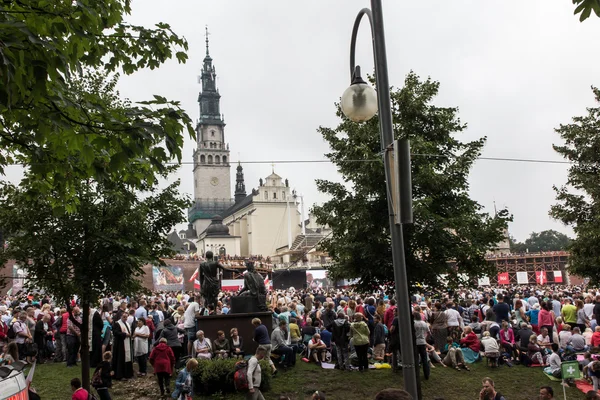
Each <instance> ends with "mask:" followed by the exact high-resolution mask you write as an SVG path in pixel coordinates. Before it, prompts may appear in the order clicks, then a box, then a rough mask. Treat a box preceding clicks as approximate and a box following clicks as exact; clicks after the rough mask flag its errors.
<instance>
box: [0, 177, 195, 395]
mask: <svg viewBox="0 0 600 400" xmlns="http://www.w3.org/2000/svg"><path fill="white" fill-rule="evenodd" d="M178 185H179V182H176V183H173V184H171V185H170V186H169V187H167V188H166V189H164V190H158V189H157V188H156V187H148V188H147V190H146V192H145V193H138V191H137V190H135V189H133V188H131V187H128V185H127V184H126V183H124V182H122V181H110V182H109V181H107V180H104V181H103V182H102V183H98V182H93V181H82V182H80V183H79V184H77V185H76V187H75V189H74V192H75V194H76V196H77V201H78V207H77V211H75V212H72V213H58V214H57V213H55V212H54V210H53V204H52V201H51V198H50V196H47V197H45V196H36V195H32V193H30V192H28V191H27V190H26V189H23V188H20V187H15V186H13V185H10V184H4V185H3V187H2V189H1V190H0V220H2V224H3V226H4V229H5V232H6V233H7V235H8V236H9V238H10V244H9V246H8V248H7V249H6V255H7V257H9V258H12V259H14V260H16V261H17V262H18V263H19V264H20V265H21V266H22V267H23V269H24V270H25V272H26V276H27V281H28V284H29V286H30V287H31V288H35V289H36V290H44V291H45V292H46V293H50V294H52V295H53V296H54V297H55V298H57V299H58V300H60V301H61V302H62V303H63V304H65V303H67V304H68V301H69V299H71V298H72V296H73V295H77V296H78V297H79V298H80V300H81V305H82V309H83V326H82V329H81V332H82V342H81V358H82V381H83V383H84V386H86V387H88V386H89V371H90V370H89V346H88V328H89V325H88V323H89V307H90V304H97V300H98V299H99V298H101V297H102V296H105V295H106V294H108V293H115V292H119V293H127V294H135V293H138V292H140V290H141V289H142V286H141V283H140V280H139V279H140V277H141V276H142V275H143V270H142V267H143V266H144V265H146V264H155V265H158V264H164V262H163V261H161V257H166V256H169V255H171V254H172V250H171V246H170V242H169V241H168V240H167V239H166V237H167V234H168V233H169V232H170V230H171V229H172V227H173V226H175V225H176V224H178V223H181V222H184V221H185V217H184V215H183V212H182V210H183V209H184V208H185V207H186V206H188V205H189V203H188V202H187V201H186V200H185V199H184V198H182V197H181V196H180V195H179V193H178V190H177V186H178ZM142 196H143V197H142Z"/></svg>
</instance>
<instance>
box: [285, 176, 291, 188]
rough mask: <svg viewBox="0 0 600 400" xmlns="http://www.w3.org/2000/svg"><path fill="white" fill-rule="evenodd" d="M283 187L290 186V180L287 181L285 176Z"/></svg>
mask: <svg viewBox="0 0 600 400" xmlns="http://www.w3.org/2000/svg"><path fill="white" fill-rule="evenodd" d="M285 187H290V182H288V180H287V178H285Z"/></svg>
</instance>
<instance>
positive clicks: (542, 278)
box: [535, 271, 548, 285]
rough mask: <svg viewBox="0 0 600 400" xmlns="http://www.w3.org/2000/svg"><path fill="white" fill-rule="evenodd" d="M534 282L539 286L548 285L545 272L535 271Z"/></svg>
mask: <svg viewBox="0 0 600 400" xmlns="http://www.w3.org/2000/svg"><path fill="white" fill-rule="evenodd" d="M535 281H536V282H537V283H538V284H540V285H543V284H545V283H548V279H546V271H535Z"/></svg>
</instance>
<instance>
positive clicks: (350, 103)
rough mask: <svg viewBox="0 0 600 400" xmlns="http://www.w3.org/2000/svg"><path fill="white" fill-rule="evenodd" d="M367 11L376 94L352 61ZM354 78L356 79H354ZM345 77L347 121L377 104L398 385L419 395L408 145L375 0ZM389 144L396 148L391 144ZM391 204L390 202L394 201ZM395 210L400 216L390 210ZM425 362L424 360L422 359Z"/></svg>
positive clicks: (358, 18) (366, 115) (368, 113)
mask: <svg viewBox="0 0 600 400" xmlns="http://www.w3.org/2000/svg"><path fill="white" fill-rule="evenodd" d="M365 15H366V16H367V17H368V19H369V23H370V25H371V38H372V39H373V56H374V61H375V82H376V86H377V93H376V94H375V91H374V90H373V88H371V87H370V86H369V85H368V84H366V83H365V82H364V81H362V79H360V67H359V66H356V64H355V49H356V36H357V34H358V28H359V26H360V21H361V20H362V17H363V16H365ZM359 79H360V80H359ZM350 81H351V82H352V84H351V85H350V87H349V88H348V89H346V91H345V92H344V94H343V96H342V103H341V107H342V111H343V112H344V114H345V115H346V116H347V117H348V118H349V119H351V120H352V121H366V120H368V119H370V118H371V117H373V115H375V112H376V111H377V107H374V106H372V105H371V103H370V102H371V99H372V96H373V94H375V96H376V98H377V104H378V106H379V107H378V108H379V129H380V132H381V150H382V151H383V152H384V154H385V157H384V158H383V160H384V166H385V180H386V186H387V200H388V214H389V216H390V234H391V246H392V264H393V267H394V280H395V283H396V298H397V300H398V325H399V327H400V329H399V336H400V349H401V351H402V374H403V377H404V387H405V389H406V391H407V392H408V393H410V394H411V396H412V397H413V398H414V399H417V398H419V397H418V396H419V393H418V392H419V390H418V386H417V368H418V365H416V364H415V354H414V348H413V343H414V342H413V332H412V310H411V307H410V298H409V293H408V281H407V278H406V258H405V254H404V238H403V232H402V223H411V222H412V191H411V171H410V146H409V143H408V139H402V140H401V141H399V142H398V141H397V142H396V143H394V132H393V125H392V108H391V102H390V82H389V78H388V69H387V55H386V50H385V35H384V30H383V11H382V8H381V0H371V9H368V8H363V9H362V10H360V12H359V13H358V15H357V16H356V20H355V21H354V27H353V29H352V41H351V43H350ZM394 146H396V148H395V149H394ZM392 151H393V152H394V154H395V155H396V159H394V160H393V164H394V165H395V168H394V169H393V170H392V158H391V157H389V156H388V153H389V152H392ZM394 182H397V183H398V184H399V192H400V193H399V196H398V197H397V198H396V202H394V200H393V197H394V196H393V195H392V193H393V192H394V190H393V187H392V186H393V184H394ZM394 203H395V204H394ZM397 214H400V218H397V217H396V215H397ZM423 362H427V360H423Z"/></svg>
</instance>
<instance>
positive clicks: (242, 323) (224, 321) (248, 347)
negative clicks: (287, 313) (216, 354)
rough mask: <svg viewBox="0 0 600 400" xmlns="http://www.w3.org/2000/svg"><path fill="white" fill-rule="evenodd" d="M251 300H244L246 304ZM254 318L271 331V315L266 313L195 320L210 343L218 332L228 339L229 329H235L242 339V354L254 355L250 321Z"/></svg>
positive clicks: (255, 346) (256, 345)
mask: <svg viewBox="0 0 600 400" xmlns="http://www.w3.org/2000/svg"><path fill="white" fill-rule="evenodd" d="M235 298H236V297H233V298H232V308H233V299H235ZM238 298H239V297H238ZM251 299H252V298H250V297H248V298H244V300H245V301H246V302H248V303H252V302H251ZM254 318H260V320H261V321H262V323H263V325H265V326H266V327H267V330H268V331H269V332H271V331H272V329H273V313H271V312H268V311H267V312H251V313H238V314H227V315H208V316H203V317H198V318H197V319H196V326H197V328H198V330H202V331H204V336H206V337H207V338H209V339H210V340H211V341H212V340H215V339H216V338H217V332H218V331H223V332H225V336H226V337H228V338H229V336H230V335H229V331H230V330H231V328H237V330H238V333H239V335H240V336H241V337H242V338H243V339H244V352H246V354H254V353H255V352H256V348H257V347H258V344H257V343H256V342H254V341H253V340H252V339H253V338H254V325H252V319H254Z"/></svg>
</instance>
